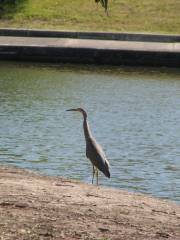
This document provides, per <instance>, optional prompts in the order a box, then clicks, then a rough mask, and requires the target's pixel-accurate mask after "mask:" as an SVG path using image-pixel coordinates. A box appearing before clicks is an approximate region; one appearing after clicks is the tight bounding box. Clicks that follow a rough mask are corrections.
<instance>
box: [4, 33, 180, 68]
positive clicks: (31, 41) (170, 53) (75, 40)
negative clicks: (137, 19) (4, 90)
mask: <svg viewBox="0 0 180 240" xmlns="http://www.w3.org/2000/svg"><path fill="white" fill-rule="evenodd" d="M0 60H16V61H17V60H19V61H40V62H62V63H66V62H68V63H85V64H107V65H129V66H153V67H159V66H166V67H180V36H179V35H155V34H152V35H151V34H133V33H132V34H130V33H98V32H95V33H93V32H64V31H63V32H62V31H43V30H25V29H0Z"/></svg>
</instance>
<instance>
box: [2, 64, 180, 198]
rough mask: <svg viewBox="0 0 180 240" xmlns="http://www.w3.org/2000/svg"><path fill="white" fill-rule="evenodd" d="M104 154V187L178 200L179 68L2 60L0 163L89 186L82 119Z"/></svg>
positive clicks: (179, 175) (179, 150)
mask: <svg viewBox="0 0 180 240" xmlns="http://www.w3.org/2000/svg"><path fill="white" fill-rule="evenodd" d="M79 106H81V107H84V108H85V109H86V110H87V111H88V113H89V122H90V125H91V126H92V130H93V133H94V136H95V137H96V138H97V140H98V142H99V143H100V144H101V145H102V146H103V148H104V149H105V150H106V153H107V156H108V158H109V161H110V163H111V175H112V178H111V180H110V181H109V180H108V179H106V178H105V177H103V176H101V179H100V182H101V183H102V184H104V185H110V186H114V187H118V188H125V189H128V190H133V191H141V192H145V193H151V194H153V195H156V196H159V197H164V198H170V199H172V200H175V201H177V202H180V137H179V135H180V131H179V129H180V122H179V119H180V107H179V106H180V76H179V72H178V71H177V70H171V72H170V71H167V69H161V70H160V71H158V70H156V69H141V68H111V69H110V68H107V67H100V68H97V67H94V66H66V65H57V66H48V65H40V64H39V65H38V64H37V65H32V64H21V63H19V64H16V63H2V62H1V63H0V133H1V134H0V161H1V163H11V164H15V165H18V166H21V167H25V168H29V169H36V170H39V171H41V172H43V173H45V174H49V175H63V176H65V177H71V178H76V179H80V180H82V181H85V182H90V181H91V165H90V162H89V160H87V159H86V157H85V141H84V136H83V130H82V117H81V115H79V114H73V115H69V114H68V112H66V111H65V110H66V109H68V108H71V107H79Z"/></svg>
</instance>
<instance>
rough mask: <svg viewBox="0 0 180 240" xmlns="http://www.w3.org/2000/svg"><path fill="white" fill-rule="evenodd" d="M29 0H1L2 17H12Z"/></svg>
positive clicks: (0, 13) (0, 15) (0, 17)
mask: <svg viewBox="0 0 180 240" xmlns="http://www.w3.org/2000/svg"><path fill="white" fill-rule="evenodd" d="M26 1H28V0H0V19H12V18H13V16H14V15H15V14H16V13H17V12H18V11H20V10H21V9H22V8H23V7H24V3H25V2H26Z"/></svg>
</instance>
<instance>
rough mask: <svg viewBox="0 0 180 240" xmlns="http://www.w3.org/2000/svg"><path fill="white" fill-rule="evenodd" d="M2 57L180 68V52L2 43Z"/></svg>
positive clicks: (24, 59) (4, 58)
mask: <svg viewBox="0 0 180 240" xmlns="http://www.w3.org/2000/svg"><path fill="white" fill-rule="evenodd" d="M0 59H3V60H20V61H41V62H63V63H67V62H69V63H82V64H107V65H129V66H154V67H159V66H166V67H180V53H172V52H149V51H148V52H146V51H128V50H106V49H87V48H82V49H78V48H60V47H36V46H34V47H32V46H29V47H28V46H26V47H22V46H3V49H2V48H1V47H0Z"/></svg>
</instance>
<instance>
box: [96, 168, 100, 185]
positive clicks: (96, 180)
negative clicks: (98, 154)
mask: <svg viewBox="0 0 180 240" xmlns="http://www.w3.org/2000/svg"><path fill="white" fill-rule="evenodd" d="M96 184H97V185H98V184H99V183H98V169H97V168H96Z"/></svg>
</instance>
